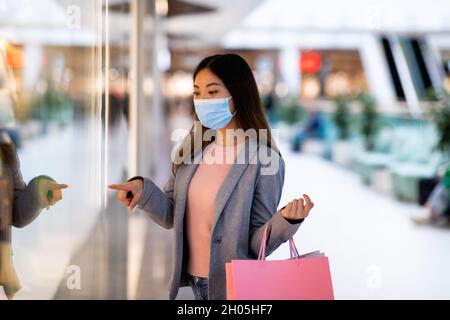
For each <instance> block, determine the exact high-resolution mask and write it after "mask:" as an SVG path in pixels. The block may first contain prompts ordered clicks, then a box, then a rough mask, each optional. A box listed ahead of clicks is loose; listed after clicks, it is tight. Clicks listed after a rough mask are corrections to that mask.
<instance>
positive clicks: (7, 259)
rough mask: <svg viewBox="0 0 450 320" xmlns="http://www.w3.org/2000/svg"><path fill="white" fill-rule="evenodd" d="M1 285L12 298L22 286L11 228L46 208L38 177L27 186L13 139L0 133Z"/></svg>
mask: <svg viewBox="0 0 450 320" xmlns="http://www.w3.org/2000/svg"><path fill="white" fill-rule="evenodd" d="M0 156H1V164H0V251H2V252H0V286H3V287H4V290H5V293H6V294H7V296H8V297H12V296H13V295H14V293H15V292H16V291H17V290H19V289H20V284H19V282H18V279H17V278H16V276H15V272H14V269H13V266H12V257H11V227H12V226H15V227H18V228H22V227H25V226H26V225H28V224H29V223H31V222H32V221H33V220H34V219H35V218H36V217H37V216H38V215H39V213H40V211H41V210H42V206H41V205H40V203H39V198H38V192H37V190H38V180H39V179H40V178H41V177H36V178H34V179H33V180H31V181H30V183H29V184H28V185H27V184H26V183H25V182H24V180H23V178H22V174H21V172H20V165H19V159H18V157H17V154H16V152H15V149H14V148H13V146H12V144H11V143H10V140H9V139H8V137H7V136H6V134H5V133H4V132H1V133H0Z"/></svg>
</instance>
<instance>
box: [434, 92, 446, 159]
mask: <svg viewBox="0 0 450 320" xmlns="http://www.w3.org/2000/svg"><path fill="white" fill-rule="evenodd" d="M437 96H438V101H439V102H438V103H439V108H437V109H436V108H435V109H432V110H431V118H432V119H433V122H434V125H435V127H436V129H437V131H438V142H437V144H436V146H435V149H437V150H439V151H441V152H443V153H445V154H447V155H448V154H449V153H450V96H449V94H448V93H447V92H442V93H439V94H438V95H437Z"/></svg>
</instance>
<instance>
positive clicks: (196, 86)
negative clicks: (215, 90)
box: [194, 82, 222, 89]
mask: <svg viewBox="0 0 450 320" xmlns="http://www.w3.org/2000/svg"><path fill="white" fill-rule="evenodd" d="M211 86H222V85H221V84H220V83H218V82H211V83H208V84H207V85H206V87H207V88H208V87H211ZM194 88H195V89H200V87H199V86H198V85H196V84H194Z"/></svg>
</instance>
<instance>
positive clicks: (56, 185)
mask: <svg viewBox="0 0 450 320" xmlns="http://www.w3.org/2000/svg"><path fill="white" fill-rule="evenodd" d="M68 187H69V186H68V185H67V184H57V183H55V184H53V185H52V186H51V188H50V189H52V190H59V189H67V188H68Z"/></svg>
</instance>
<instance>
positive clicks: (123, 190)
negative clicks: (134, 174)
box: [108, 179, 144, 211]
mask: <svg viewBox="0 0 450 320" xmlns="http://www.w3.org/2000/svg"><path fill="white" fill-rule="evenodd" d="M108 188H110V189H113V190H117V191H119V193H118V194H117V199H118V200H119V201H120V202H122V203H123V204H124V205H125V206H126V207H128V210H129V211H132V210H133V209H134V208H135V207H136V205H137V203H138V202H139V199H140V198H141V195H142V191H143V190H144V182H143V181H142V179H136V180H132V181H128V182H125V183H122V184H111V185H109V186H108Z"/></svg>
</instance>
